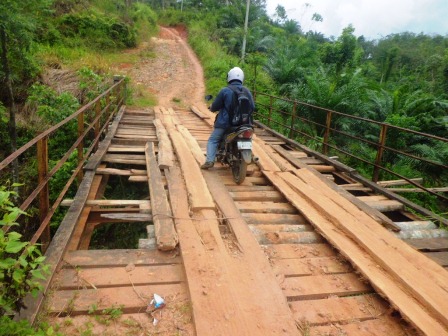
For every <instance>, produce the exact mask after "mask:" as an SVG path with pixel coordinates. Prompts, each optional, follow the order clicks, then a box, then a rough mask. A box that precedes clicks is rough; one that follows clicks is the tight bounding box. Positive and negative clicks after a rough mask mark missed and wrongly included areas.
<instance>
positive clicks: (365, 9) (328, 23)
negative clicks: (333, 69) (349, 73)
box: [266, 0, 448, 39]
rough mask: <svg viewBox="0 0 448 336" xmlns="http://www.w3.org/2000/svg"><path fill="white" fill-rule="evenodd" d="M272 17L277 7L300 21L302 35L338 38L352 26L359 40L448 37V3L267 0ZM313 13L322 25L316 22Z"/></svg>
mask: <svg viewBox="0 0 448 336" xmlns="http://www.w3.org/2000/svg"><path fill="white" fill-rule="evenodd" d="M266 3H267V11H268V14H269V15H270V16H272V15H273V14H274V13H275V8H276V7H277V5H279V4H280V5H282V6H283V7H284V8H285V9H286V14H287V16H288V19H295V20H297V21H298V22H299V23H300V25H301V28H302V30H303V31H305V32H306V31H309V30H313V31H317V32H321V33H322V34H324V35H325V36H326V37H331V36H334V37H338V36H339V35H341V33H342V30H343V29H344V28H345V27H347V26H348V25H349V24H352V26H353V27H354V28H355V32H354V34H355V35H356V36H360V35H364V36H365V37H366V38H367V39H379V38H382V37H385V36H387V35H389V34H393V33H402V32H413V33H417V34H419V33H422V32H423V33H425V34H428V35H431V34H439V35H442V36H447V35H448V1H447V0H303V1H302V0H281V1H280V0H267V1H266ZM314 13H318V14H320V15H321V16H322V18H323V21H322V22H314V21H312V20H311V17H312V16H313V14H314Z"/></svg>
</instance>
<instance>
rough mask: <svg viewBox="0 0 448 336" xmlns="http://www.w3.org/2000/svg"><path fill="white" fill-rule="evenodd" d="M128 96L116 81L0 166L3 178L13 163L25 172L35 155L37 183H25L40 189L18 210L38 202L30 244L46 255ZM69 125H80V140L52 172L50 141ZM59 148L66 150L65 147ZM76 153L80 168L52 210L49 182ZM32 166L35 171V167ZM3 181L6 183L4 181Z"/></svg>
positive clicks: (78, 137) (29, 196)
mask: <svg viewBox="0 0 448 336" xmlns="http://www.w3.org/2000/svg"><path fill="white" fill-rule="evenodd" d="M125 94H126V87H125V79H124V78H121V79H117V80H116V81H115V83H114V84H113V85H112V86H111V87H110V88H109V89H108V90H106V91H105V92H104V93H102V94H101V95H99V96H98V97H96V98H95V99H93V100H92V101H91V102H89V103H88V104H86V105H84V106H83V107H81V108H80V109H79V110H77V111H76V112H75V113H73V114H72V115H70V116H69V117H67V118H65V119H64V120H62V121H61V122H59V123H58V124H56V125H54V126H52V127H50V128H49V129H47V130H46V131H44V132H42V133H41V134H39V135H38V136H36V137H35V138H34V139H32V140H31V141H29V142H28V143H27V144H25V145H24V146H22V147H21V148H19V149H18V150H17V151H15V152H14V153H12V154H11V155H9V156H8V157H7V158H5V159H4V160H3V161H2V162H0V174H2V175H3V174H4V175H6V174H7V173H8V172H9V173H10V170H11V169H12V167H11V166H12V163H13V162H14V161H15V160H22V162H21V164H20V168H19V169H25V168H28V167H27V162H29V161H30V158H31V157H32V156H33V155H36V158H37V167H36V169H35V171H34V173H33V172H31V174H30V175H31V176H34V177H35V179H36V180H37V181H26V184H27V185H29V184H36V183H37V186H36V187H35V188H34V189H32V191H31V192H30V194H29V195H21V194H20V195H19V199H24V201H23V202H22V204H21V205H20V206H19V208H20V209H21V210H22V211H24V212H26V211H27V210H28V209H29V208H30V206H31V205H32V203H33V202H35V201H37V203H38V208H39V210H38V217H39V223H38V228H37V230H36V231H35V233H34V235H33V236H32V237H31V239H30V242H31V244H34V243H36V242H37V241H40V243H41V244H42V250H43V252H45V250H46V248H47V247H48V245H49V243H50V241H51V234H50V225H49V224H50V221H51V219H52V216H53V215H54V213H55V211H56V210H57V208H58V207H59V204H60V203H61V202H62V200H63V198H64V196H65V194H66V193H67V191H68V190H69V188H70V186H71V185H72V184H73V182H74V181H75V179H76V178H77V179H78V181H79V182H80V181H81V180H82V177H83V171H82V167H83V165H84V163H85V162H86V160H87V159H88V158H89V156H90V154H91V153H92V152H93V151H95V150H96V149H97V147H98V143H99V140H100V139H101V136H102V134H104V133H105V132H107V128H108V125H109V124H110V122H111V120H112V118H113V117H114V115H115V114H116V112H117V111H118V110H119V109H120V107H121V105H123V102H124V99H125ZM70 122H77V138H76V140H75V141H74V142H73V143H71V144H66V145H67V146H70V147H69V148H68V149H67V151H66V153H65V155H63V156H62V158H51V162H55V161H56V164H55V165H54V167H53V168H52V169H51V170H49V166H50V164H49V163H50V159H49V151H48V144H49V138H50V137H51V136H53V135H55V134H57V133H58V132H64V131H65V129H64V126H67V125H68V124H69V123H70ZM86 144H88V147H87V148H85V145H86ZM58 145H60V146H63V145H64V144H58ZM75 151H77V166H76V168H75V169H74V170H73V173H72V175H71V176H70V178H69V179H68V180H67V181H66V184H65V185H64V187H63V188H62V190H61V191H60V192H59V194H58V196H57V198H56V200H55V201H54V203H53V204H52V205H51V206H50V181H51V179H52V177H54V176H55V174H56V173H57V172H58V171H59V170H60V169H61V168H62V167H63V165H64V164H65V163H66V162H67V161H68V160H69V158H70V157H71V155H72V154H73V153H74V152H75ZM31 166H32V167H33V165H31ZM33 168H34V167H33ZM36 170H37V171H36ZM0 176H1V175H0ZM2 180H4V178H3V179H2ZM19 182H20V181H19ZM22 182H23V181H22ZM9 229H10V227H8V226H6V227H3V230H4V231H5V232H7V231H9Z"/></svg>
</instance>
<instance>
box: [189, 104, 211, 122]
mask: <svg viewBox="0 0 448 336" xmlns="http://www.w3.org/2000/svg"><path fill="white" fill-rule="evenodd" d="M190 109H191V111H192V112H193V113H194V114H196V115H197V116H198V117H199V118H201V119H210V116H208V115H206V114H204V113H202V112H201V110H199V109H198V108H197V107H196V106H194V105H191V107H190Z"/></svg>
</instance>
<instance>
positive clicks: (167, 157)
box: [154, 119, 174, 169]
mask: <svg viewBox="0 0 448 336" xmlns="http://www.w3.org/2000/svg"><path fill="white" fill-rule="evenodd" d="M154 125H155V126H156V130H157V138H158V139H159V151H158V154H157V159H158V162H159V168H160V169H165V168H169V167H172V166H173V160H174V153H173V147H172V146H171V141H170V138H169V137H168V133H167V131H166V129H165V126H163V123H162V121H161V120H160V119H155V120H154Z"/></svg>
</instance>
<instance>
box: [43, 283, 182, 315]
mask: <svg viewBox="0 0 448 336" xmlns="http://www.w3.org/2000/svg"><path fill="white" fill-rule="evenodd" d="M154 293H158V294H159V295H163V297H164V298H165V299H166V303H167V304H170V298H175V297H179V298H180V297H183V298H186V297H188V293H187V290H186V288H185V286H184V285H183V284H154V285H150V286H147V285H146V286H136V287H135V289H134V287H132V284H131V282H130V281H129V285H128V286H126V287H117V288H98V289H85V290H65V291H56V292H55V293H54V294H53V297H52V300H51V302H50V305H49V307H48V309H49V311H50V312H51V313H61V312H62V314H61V315H64V312H65V314H67V315H79V314H85V315H86V314H87V313H88V312H89V310H90V309H91V308H92V305H96V308H97V310H100V311H101V310H103V309H108V308H111V307H112V306H115V307H120V306H122V311H123V312H124V313H131V312H138V311H144V309H145V308H146V307H147V306H148V304H149V303H150V302H151V299H152V295H153V294H154ZM142 298H143V299H142Z"/></svg>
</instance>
